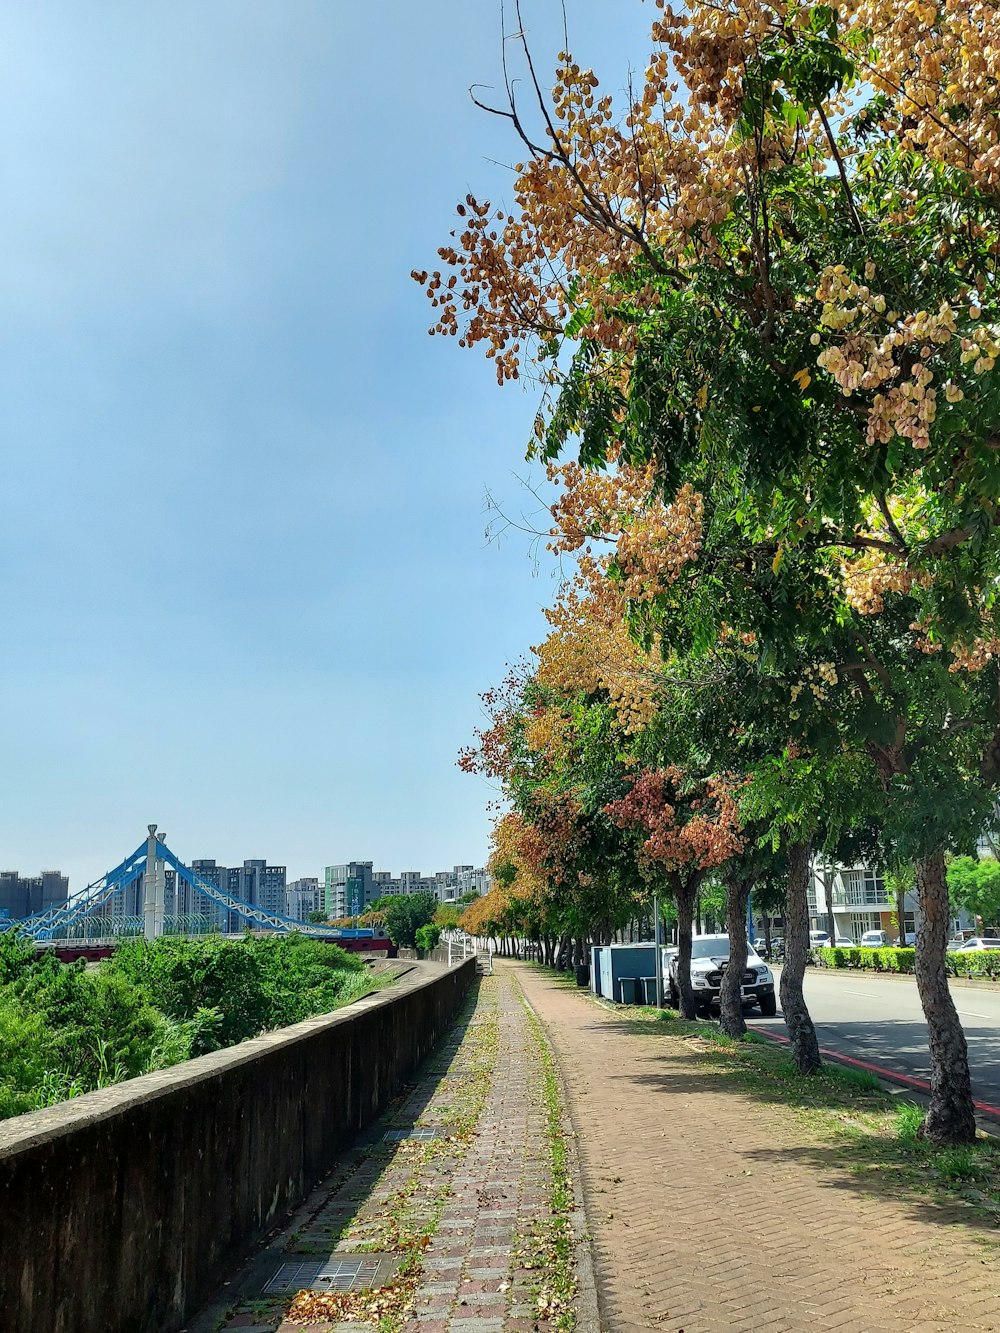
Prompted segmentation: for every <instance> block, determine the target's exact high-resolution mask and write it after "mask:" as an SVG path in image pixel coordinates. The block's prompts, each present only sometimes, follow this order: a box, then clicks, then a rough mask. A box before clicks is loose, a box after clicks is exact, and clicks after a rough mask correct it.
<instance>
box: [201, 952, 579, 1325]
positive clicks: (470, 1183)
mask: <svg viewBox="0 0 1000 1333" xmlns="http://www.w3.org/2000/svg"><path fill="white" fill-rule="evenodd" d="M545 1059H546V1052H545V1048H544V1047H543V1044H542V1043H541V1042H540V1040H539V1035H538V1032H537V1031H536V1030H535V1026H534V1025H533V1021H532V1020H531V1019H530V1017H529V1015H528V1013H527V1011H526V1009H525V1006H524V1003H523V998H522V995H521V990H520V986H519V983H518V980H517V979H516V977H515V976H514V975H513V974H512V973H511V972H509V971H506V970H504V971H501V972H500V973H499V974H498V975H496V976H493V977H489V978H484V979H483V980H482V981H481V982H480V985H479V991H478V996H477V997H476V998H475V999H474V1000H473V1001H472V1003H471V1004H470V1007H469V1009H468V1010H467V1012H466V1014H465V1015H464V1017H463V1019H462V1020H460V1021H459V1023H458V1024H457V1025H456V1028H455V1030H454V1032H453V1033H452V1034H451V1036H450V1037H449V1039H448V1040H447V1041H446V1043H445V1045H444V1046H443V1047H442V1048H441V1049H440V1050H439V1051H438V1052H437V1053H436V1055H434V1056H432V1058H431V1060H430V1061H429V1062H428V1064H427V1065H426V1066H425V1067H424V1069H423V1070H421V1073H420V1076H419V1079H418V1081H417V1082H416V1083H415V1085H414V1086H413V1087H412V1088H411V1089H409V1090H408V1092H407V1094H406V1096H405V1097H404V1098H402V1099H400V1101H399V1102H398V1103H397V1104H396V1105H395V1106H394V1107H393V1108H392V1110H391V1111H390V1112H389V1114H388V1115H387V1116H385V1117H383V1119H382V1120H381V1121H380V1122H379V1123H378V1125H376V1126H375V1127H374V1128H373V1130H372V1132H371V1133H370V1134H369V1135H367V1136H366V1139H365V1140H364V1141H362V1142H361V1143H359V1144H358V1145H357V1148H356V1150H355V1151H354V1152H352V1153H351V1154H349V1155H348V1157H347V1158H345V1160H344V1161H343V1162H342V1163H341V1164H340V1167H339V1169H338V1171H337V1172H336V1173H335V1174H334V1176H333V1177H332V1178H331V1179H330V1181H329V1182H328V1183H327V1184H326V1185H325V1186H324V1187H323V1188H322V1189H321V1190H319V1191H317V1193H316V1194H315V1195H314V1196H313V1198H312V1199H311V1200H310V1201H309V1203H308V1205H307V1206H306V1207H305V1208H304V1209H303V1210H302V1211H301V1212H300V1214H299V1215H298V1216H297V1217H296V1219H295V1220H294V1221H293V1222H292V1223H291V1224H290V1226H289V1228H288V1229H287V1230H286V1231H285V1232H284V1233H283V1234H282V1235H281V1236H279V1237H277V1238H276V1239H275V1240H274V1241H273V1242H272V1243H271V1245H270V1246H269V1247H268V1249H267V1250H265V1251H264V1252H263V1253H262V1254H261V1255H259V1256H258V1257H257V1258H256V1259H255V1260H254V1261H253V1262H252V1263H251V1264H250V1265H248V1267H247V1268H246V1269H245V1270H244V1271H243V1273H241V1274H240V1275H238V1277H237V1278H236V1279H234V1281H233V1283H232V1293H233V1294H232V1296H231V1297H229V1298H228V1300H226V1301H223V1302H220V1303H217V1304H216V1306H215V1307H214V1308H213V1309H212V1310H209V1311H206V1312H204V1313H203V1315H202V1316H200V1317H199V1319H197V1320H194V1321H192V1323H191V1325H190V1330H189V1333H208V1330H212V1333H214V1331H215V1330H217V1329H233V1330H235V1329H241V1330H242V1333H275V1330H278V1331H279V1333H303V1331H304V1330H309V1333H333V1331H334V1330H341V1329H342V1330H345V1333H346V1331H347V1330H351V1331H352V1333H379V1330H380V1329H381V1328H386V1327H391V1328H399V1329H402V1331H403V1333H521V1331H522V1330H534V1329H540V1330H543V1333H544V1331H545V1330H550V1329H551V1330H555V1328H556V1327H557V1322H556V1319H555V1318H539V1296H540V1295H541V1297H542V1299H543V1300H544V1299H545V1298H546V1294H547V1292H548V1291H549V1289H550V1287H551V1280H550V1279H551V1274H550V1273H548V1272H546V1271H545V1270H544V1269H542V1268H541V1267H540V1262H541V1260H540V1255H544V1254H545V1253H546V1252H547V1248H548V1250H549V1251H550V1250H551V1245H550V1244H548V1245H547V1242H548V1241H550V1240H551V1227H552V1225H553V1221H552V1210H551V1197H552V1182H553V1158H552V1140H551V1136H550V1133H549V1129H548V1107H547V1105H546V1101H545V1083H546V1080H545ZM412 1128H415V1129H418V1130H421V1131H422V1132H423V1135H424V1136H425V1137H417V1138H407V1137H403V1136H404V1135H406V1134H407V1132H408V1131H409V1130H410V1129H412ZM387 1135H392V1136H393V1137H391V1138H387V1137H386V1136H387ZM580 1215H581V1216H582V1210H580ZM570 1240H571V1243H570V1251H571V1253H570V1260H569V1270H570V1276H571V1277H572V1271H573V1260H574V1255H573V1253H572V1251H573V1250H583V1248H584V1242H583V1240H582V1224H581V1225H580V1226H579V1227H578V1228H577V1230H576V1234H574V1235H572V1236H571V1237H570ZM588 1259H589V1254H585V1256H584V1262H583V1264H582V1270H583V1273H584V1283H583V1286H584V1292H583V1295H582V1297H580V1298H578V1300H579V1303H580V1305H581V1308H582V1309H583V1310H584V1312H585V1316H584V1318H583V1319H582V1320H581V1321H580V1322H579V1324H578V1328H579V1329H580V1333H588V1330H590V1331H592V1333H596V1327H597V1321H596V1301H595V1300H594V1298H593V1295H592V1292H591V1296H590V1301H589V1306H588V1297H587V1290H586V1288H587V1281H586V1276H587V1274H588V1273H589V1272H590V1271H591V1270H590V1268H589V1263H588ZM331 1261H335V1262H337V1263H339V1264H340V1265H342V1266H346V1265H350V1264H353V1265H354V1266H355V1267H357V1265H358V1263H359V1262H360V1263H364V1264H366V1265H368V1266H369V1267H368V1268H367V1270H366V1273H361V1274H359V1279H358V1285H359V1286H360V1285H361V1284H362V1283H363V1282H365V1281H367V1280H370V1278H371V1276H372V1274H373V1273H374V1274H375V1281H374V1284H373V1285H374V1286H375V1287H376V1290H375V1292H374V1293H373V1294H372V1295H370V1296H366V1295H360V1294H358V1295H355V1296H354V1297H353V1298H352V1297H348V1298H347V1300H348V1301H349V1302H350V1301H353V1303H354V1308H353V1309H351V1310H347V1309H345V1308H343V1306H342V1304H341V1301H342V1298H340V1297H339V1296H334V1297H330V1296H328V1295H320V1296H318V1297H314V1296H312V1295H310V1294H308V1293H301V1294H298V1295H296V1293H297V1292H298V1291H299V1288H312V1289H313V1290H314V1291H315V1290H317V1289H319V1288H322V1285H323V1284H322V1280H321V1279H320V1277H319V1272H320V1270H321V1269H322V1268H323V1267H324V1266H325V1265H326V1266H328V1265H330V1263H331ZM310 1266H311V1267H310ZM279 1272H280V1273H281V1274H282V1276H283V1278H284V1279H285V1281H286V1283H287V1291H285V1292H283V1293H282V1292H276V1291H274V1289H273V1283H274V1280H275V1278H276V1276H277V1275H278V1274H279ZM269 1284H272V1289H271V1290H268V1289H267V1288H268V1285H269ZM384 1284H385V1285H384ZM591 1284H592V1278H591ZM327 1291H329V1288H327ZM588 1308H589V1309H592V1310H593V1312H594V1313H593V1317H592V1318H591V1319H590V1320H589V1322H588V1319H587V1317H586V1311H587V1309H588ZM559 1313H560V1307H554V1308H553V1314H554V1315H558V1314H559ZM380 1321H384V1322H380Z"/></svg>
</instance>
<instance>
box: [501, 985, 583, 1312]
mask: <svg viewBox="0 0 1000 1333" xmlns="http://www.w3.org/2000/svg"><path fill="white" fill-rule="evenodd" d="M521 1002H522V1004H523V1005H524V1011H525V1016H526V1018H527V1024H528V1031H529V1033H530V1035H531V1040H532V1042H533V1043H534V1045H535V1048H536V1050H537V1052H538V1057H539V1059H540V1061H541V1065H542V1071H543V1079H544V1091H543V1096H544V1102H545V1119H546V1132H547V1136H548V1145H549V1154H550V1160H551V1164H552V1166H551V1170H552V1176H551V1187H550V1194H549V1213H550V1215H549V1216H548V1217H546V1218H540V1219H538V1220H536V1221H534V1222H532V1223H530V1224H529V1226H528V1227H527V1228H526V1230H525V1231H523V1232H522V1233H521V1234H520V1235H519V1236H517V1237H516V1239H515V1244H514V1252H515V1256H516V1258H517V1260H518V1262H519V1264H520V1266H521V1267H522V1268H523V1269H525V1270H527V1271H528V1272H530V1273H535V1274H537V1275H538V1277H537V1280H536V1281H533V1282H532V1284H531V1294H532V1298H533V1300H534V1304H535V1315H536V1318H537V1319H539V1320H548V1321H549V1323H550V1325H551V1327H553V1328H555V1329H558V1330H559V1331H560V1333H571V1331H572V1330H573V1329H575V1328H576V1322H577V1321H576V1313H575V1311H574V1309H573V1300H574V1297H575V1296H576V1291H577V1277H576V1243H575V1240H574V1237H573V1229H572V1224H571V1222H570V1214H571V1213H572V1212H573V1209H574V1199H573V1182H572V1179H571V1177H570V1172H569V1159H568V1152H567V1147H566V1135H565V1131H564V1129H563V1124H564V1110H563V1104H562V1095H561V1093H560V1090H559V1079H558V1076H557V1074H556V1068H555V1062H554V1061H553V1059H552V1052H551V1051H550V1050H549V1046H548V1043H547V1042H546V1040H545V1036H544V1033H543V1031H542V1025H541V1024H540V1023H539V1021H538V1019H537V1018H536V1016H535V1013H534V1010H532V1009H531V1007H530V1006H529V1004H528V1002H527V1000H525V998H524V996H523V995H522V996H521ZM536 1327H537V1325H536Z"/></svg>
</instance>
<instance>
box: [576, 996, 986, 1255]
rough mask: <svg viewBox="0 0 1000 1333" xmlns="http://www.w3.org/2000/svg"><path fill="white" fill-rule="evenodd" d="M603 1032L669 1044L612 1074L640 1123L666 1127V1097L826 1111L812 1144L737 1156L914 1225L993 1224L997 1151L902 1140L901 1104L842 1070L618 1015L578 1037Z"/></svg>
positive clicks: (651, 1048)
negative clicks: (817, 1070)
mask: <svg viewBox="0 0 1000 1333" xmlns="http://www.w3.org/2000/svg"><path fill="white" fill-rule="evenodd" d="M702 1026H703V1029H705V1028H708V1026H709V1025H708V1024H704V1025H702ZM609 1027H611V1028H612V1030H615V1029H617V1030H619V1031H621V1032H622V1034H623V1035H625V1034H627V1035H630V1036H640V1035H642V1036H649V1037H651V1038H652V1037H656V1036H660V1037H670V1038H671V1040H670V1041H669V1043H663V1044H662V1045H661V1046H660V1048H659V1049H657V1048H656V1046H655V1045H654V1044H653V1043H652V1042H650V1044H649V1046H646V1045H645V1043H644V1046H643V1049H644V1051H646V1052H648V1054H646V1055H645V1056H644V1057H643V1059H644V1060H649V1061H650V1062H654V1061H655V1063H656V1064H657V1066H658V1069H657V1070H656V1071H650V1072H644V1073H638V1074H637V1073H636V1072H635V1071H634V1070H628V1069H624V1070H623V1071H622V1072H621V1074H619V1075H617V1076H615V1075H612V1076H613V1077H617V1078H618V1079H620V1080H621V1081H622V1082H623V1083H626V1084H628V1085H629V1086H630V1087H631V1089H632V1099H633V1102H634V1103H635V1104H636V1107H637V1109H638V1106H639V1105H640V1104H641V1107H642V1111H641V1114H642V1115H643V1117H644V1118H645V1117H646V1116H655V1117H659V1118H660V1119H662V1121H664V1122H669V1119H670V1113H671V1101H672V1099H673V1098H675V1097H677V1096H678V1095H681V1096H698V1095H699V1094H711V1095H713V1096H720V1095H722V1096H730V1097H734V1098H742V1099H745V1100H749V1101H751V1102H755V1103H757V1104H758V1105H760V1106H766V1107H768V1108H774V1109H778V1108H781V1109H784V1110H792V1111H802V1112H812V1113H815V1112H820V1113H824V1114H822V1116H821V1119H820V1121H819V1123H818V1124H816V1123H815V1122H814V1127H813V1129H812V1130H811V1132H810V1133H809V1135H808V1137H810V1138H813V1139H817V1138H818V1140H819V1141H813V1142H805V1143H803V1142H799V1143H792V1144H782V1143H775V1144H772V1145H769V1146H767V1147H759V1148H747V1149H745V1150H744V1152H743V1155H744V1156H745V1157H746V1158H747V1159H748V1160H749V1161H752V1162H755V1163H757V1164H758V1165H760V1166H764V1167H769V1168H772V1169H773V1170H775V1171H779V1170H780V1168H781V1167H782V1166H784V1165H787V1164H789V1163H795V1164H798V1165H804V1166H807V1167H808V1168H809V1169H810V1171H811V1173H812V1174H813V1176H814V1178H815V1179H816V1182H817V1183H818V1184H819V1185H820V1186H821V1187H822V1188H825V1189H832V1190H838V1191H842V1192H847V1193H850V1194H853V1195H855V1196H857V1197H859V1198H885V1197H886V1196H887V1195H891V1196H892V1197H894V1198H895V1199H897V1200H899V1201H900V1202H902V1203H904V1204H905V1205H906V1207H907V1214H908V1216H909V1217H910V1218H911V1220H915V1221H920V1222H924V1223H929V1224H934V1225H941V1226H948V1227H956V1226H958V1227H962V1228H964V1229H967V1230H969V1231H979V1232H982V1231H983V1230H984V1229H986V1228H992V1227H996V1226H998V1225H1000V1144H994V1143H991V1142H984V1141H980V1143H978V1144H977V1145H976V1146H975V1147H973V1148H934V1147H933V1146H932V1145H930V1144H928V1143H926V1142H924V1141H923V1140H921V1139H918V1138H916V1137H914V1136H913V1135H912V1134H911V1135H910V1136H909V1137H904V1136H901V1134H900V1132H899V1129H898V1124H897V1117H896V1114H895V1112H896V1110H897V1109H898V1107H899V1105H900V1099H899V1098H893V1097H892V1096H891V1095H890V1094H888V1093H883V1092H879V1093H874V1094H873V1093H868V1092H866V1090H865V1089H864V1088H863V1087H862V1086H853V1085H852V1081H851V1080H850V1078H849V1077H847V1078H845V1077H844V1076H843V1074H841V1073H840V1072H835V1071H830V1072H828V1073H827V1072H824V1073H821V1074H820V1075H817V1076H814V1077H803V1076H801V1075H799V1074H798V1073H797V1072H796V1071H795V1069H794V1066H793V1065H792V1062H791V1060H790V1059H789V1057H788V1056H787V1054H786V1053H785V1052H784V1051H783V1050H780V1049H776V1048H772V1047H767V1046H762V1045H758V1044H750V1043H733V1044H732V1045H729V1046H722V1045H716V1044H715V1043H714V1042H713V1041H711V1039H706V1035H705V1032H704V1031H703V1032H702V1033H701V1034H699V1033H698V1032H697V1029H696V1027H695V1025H693V1024H686V1025H684V1029H683V1030H681V1031H672V1028H673V1027H674V1025H673V1024H670V1023H646V1024H639V1023H636V1022H634V1021H632V1022H630V1021H628V1020H623V1019H620V1018H612V1019H607V1020H605V1021H598V1022H595V1023H593V1024H591V1023H585V1024H581V1030H583V1031H586V1030H587V1029H588V1028H594V1029H597V1028H600V1030H602V1031H604V1032H607V1030H608V1028H609ZM664 1064H666V1065H667V1066H668V1067H669V1068H668V1070H664ZM627 1097H628V1094H626V1099H627ZM876 1117H877V1118H876Z"/></svg>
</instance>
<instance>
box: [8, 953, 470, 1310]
mask: <svg viewBox="0 0 1000 1333" xmlns="http://www.w3.org/2000/svg"><path fill="white" fill-rule="evenodd" d="M474 977H475V960H474V959H470V960H469V961H468V962H467V963H465V964H463V965H461V966H457V967H453V968H451V969H450V970H448V971H444V972H442V971H441V969H440V968H438V967H436V966H433V965H429V964H418V965H417V966H416V967H415V968H414V970H413V971H412V972H411V973H410V974H409V975H408V976H406V977H404V978H402V979H401V980H400V981H398V982H397V983H396V985H395V986H394V987H393V988H392V989H391V990H387V991H381V992H379V993H378V994H375V995H372V996H369V997H367V998H366V999H364V1000H359V1001H358V1002H357V1003H356V1004H353V1005H351V1006H350V1007H349V1008H346V1009H343V1010H339V1011H338V1012H336V1013H333V1014H328V1015H326V1016H324V1017H322V1018H312V1019H308V1020H307V1021H306V1022H304V1023H297V1024H296V1025H295V1026H294V1027H290V1028H283V1029H281V1030H280V1031H278V1032H273V1033H269V1034H267V1035H266V1036H263V1037H258V1038H256V1039H255V1040H253V1041H248V1042H244V1043H243V1044H242V1045H241V1046H235V1047H231V1048H230V1049H228V1050H225V1051H217V1052H215V1053H214V1054H212V1055H204V1056H201V1057H200V1058H199V1059H197V1060H190V1061H188V1062H187V1063H186V1064H183V1065H177V1066H175V1067H174V1068H172V1069H166V1070H163V1071H161V1072H159V1073H156V1074H148V1075H146V1076H145V1077H143V1078H138V1079H133V1080H132V1081H130V1082H129V1083H123V1084H119V1085H117V1086H116V1087H113V1088H106V1089H103V1090H102V1091H99V1092H92V1093H88V1094H87V1095H86V1096H84V1097H77V1098H74V1099H73V1100H72V1101H69V1102H65V1103H63V1104H62V1105H61V1106H57V1107H52V1108H50V1109H48V1110H45V1111H34V1112H32V1113H30V1114H29V1115H24V1116H18V1117H17V1118H16V1119H14V1120H9V1121H6V1122H3V1123H0V1327H2V1328H3V1329H4V1333H173V1331H174V1330H177V1329H180V1328H181V1327H182V1326H183V1324H184V1322H185V1320H186V1319H187V1318H188V1316H190V1315H191V1314H192V1313H194V1312H195V1311H196V1310H197V1309H199V1308H200V1307H201V1306H202V1305H203V1304H205V1302H206V1301H207V1300H208V1299H209V1297H210V1296H211V1295H212V1294H213V1293H214V1292H215V1291H216V1290H217V1289H218V1287H219V1286H220V1285H221V1284H222V1282H223V1281H224V1280H225V1279H226V1278H227V1277H228V1276H229V1275H230V1273H231V1272H232V1271H233V1269H235V1268H236V1267H237V1265H238V1264H239V1263H240V1261H241V1260H242V1259H243V1258H244V1257H245V1256H246V1254H247V1253H248V1252H249V1251H250V1250H251V1249H252V1247H253V1245H254V1244H255V1242H256V1241H257V1240H258V1239H259V1238H260V1237H262V1236H263V1235H264V1234H265V1233H266V1232H267V1231H268V1230H269V1229H270V1228H271V1227H272V1226H273V1225H274V1224H275V1223H276V1222H277V1221H278V1220H280V1219H281V1218H282V1217H283V1216H284V1215H285V1213H286V1211H287V1210H288V1209H290V1208H293V1207H294V1206H295V1205H296V1204H298V1203H300V1202H301V1201H302V1200H303V1199H304V1198H305V1196H306V1195H307V1194H308V1192H309V1191H310V1189H312V1188H313V1186H315V1185H316V1184H317V1182H318V1181H319V1180H321V1179H322V1177H323V1176H324V1175H325V1174H326V1172H327V1171H329V1170H330V1168H331V1167H332V1165H333V1164H334V1162H335V1160H336V1158H337V1156H338V1154H339V1153H341V1152H342V1151H343V1149H344V1148H345V1147H347V1146H348V1145H349V1144H350V1143H351V1142H352V1141H353V1140H354V1139H355V1138H356V1137H357V1135H358V1134H359V1132H360V1131H361V1130H362V1129H364V1128H365V1127H366V1126H367V1125H369V1124H370V1123H371V1121H372V1120H374V1119H375V1118H376V1116H378V1115H379V1113H380V1112H381V1111H382V1110H384V1108H385V1107H386V1105H387V1104H388V1102H389V1100H390V1099H391V1098H392V1097H393V1096H394V1095H395V1093H397V1092H398V1091H399V1089H400V1088H401V1086H402V1085H403V1084H404V1083H405V1082H406V1081H407V1079H408V1078H409V1077H410V1075H411V1074H412V1073H413V1071H414V1070H415V1069H416V1068H417V1066H418V1065H419V1064H420V1063H421V1062H422V1061H423V1060H424V1059H425V1058H426V1056H427V1055H428V1054H429V1052H430V1051H431V1049H432V1048H433V1046H434V1045H435V1043H436V1042H437V1041H438V1039H439V1038H440V1037H441V1036H442V1035H443V1034H444V1032H445V1031H446V1030H447V1029H448V1027H449V1026H450V1024H451V1022H452V1021H453V1019H454V1018H455V1015H456V1014H457V1013H458V1011H459V1009H460V1008H461V1006H462V1002H463V1000H464V999H465V996H466V994H467V993H468V991H469V989H470V987H471V986H472V983H473V980H474Z"/></svg>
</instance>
